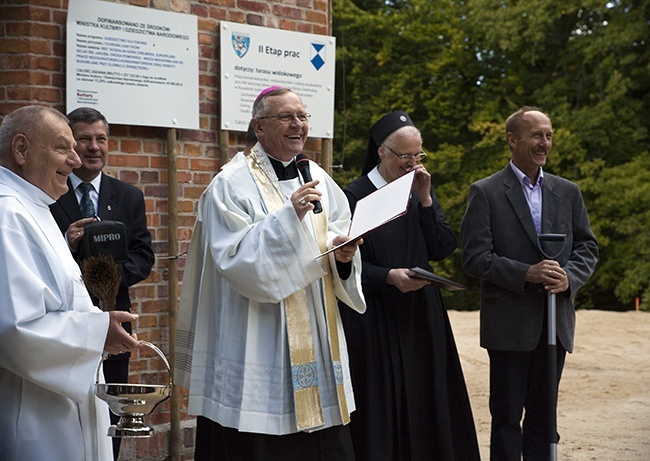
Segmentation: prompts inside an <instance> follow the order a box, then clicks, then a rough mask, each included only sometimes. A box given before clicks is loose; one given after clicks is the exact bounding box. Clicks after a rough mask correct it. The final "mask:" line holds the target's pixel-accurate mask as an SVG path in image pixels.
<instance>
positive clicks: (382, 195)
mask: <svg viewBox="0 0 650 461" xmlns="http://www.w3.org/2000/svg"><path fill="white" fill-rule="evenodd" d="M414 178H415V171H411V172H410V173H407V174H405V175H404V176H402V177H400V178H398V179H396V180H395V181H393V182H389V183H388V184H386V185H385V186H383V187H380V188H379V189H377V190H376V191H374V192H373V193H372V194H370V195H366V196H365V197H364V198H362V199H361V200H359V201H358V202H357V206H356V208H355V209H354V215H353V216H352V222H351V223H350V230H349V231H348V237H350V240H357V239H358V238H361V237H363V236H364V235H367V234H369V233H370V232H372V231H373V230H375V229H377V228H378V227H381V226H383V225H384V224H386V223H387V222H390V221H392V220H393V219H395V218H399V217H400V216H402V215H404V214H406V212H407V211H408V206H409V199H410V197H411V188H412V187H413V180H414ZM346 243H347V242H346ZM343 245H345V243H343V244H341V245H337V246H335V247H333V248H331V249H329V250H327V251H326V252H324V253H321V254H320V255H318V257H321V256H323V255H326V254H327V253H330V252H332V251H334V250H336V249H337V248H340V247H342V246H343Z"/></svg>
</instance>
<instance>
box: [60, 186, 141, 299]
mask: <svg viewBox="0 0 650 461" xmlns="http://www.w3.org/2000/svg"><path fill="white" fill-rule="evenodd" d="M97 208H98V210H97V215H98V216H99V217H100V218H101V219H102V220H112V221H120V222H122V223H124V226H125V227H126V237H127V256H128V260H127V261H126V262H125V263H123V264H120V265H119V270H120V275H121V276H122V282H121V283H120V287H119V289H118V292H117V300H116V309H119V310H124V311H128V310H129V308H130V307H131V298H130V297H129V287H130V286H131V285H134V284H136V283H138V282H140V281H141V280H144V279H145V278H147V277H148V276H149V273H150V272H151V267H152V266H153V263H154V254H153V251H152V249H151V233H150V232H149V229H148V228H147V216H146V208H145V203H144V195H143V194H142V192H141V191H140V190H139V189H138V188H137V187H135V186H132V185H131V184H128V183H125V182H123V181H120V180H119V179H115V178H112V177H110V176H108V175H106V174H102V179H101V185H100V188H99V203H98V205H97ZM50 210H51V211H52V215H54V219H55V220H56V222H57V224H58V225H59V229H61V232H65V231H66V230H67V229H68V227H69V226H70V224H72V223H73V222H74V221H78V220H79V219H81V209H80V208H79V202H78V201H77V197H76V196H75V191H74V189H73V188H72V184H71V183H70V180H69V179H68V192H67V193H65V194H64V195H63V196H61V197H60V198H59V200H57V201H56V202H55V203H54V204H52V205H51V206H50ZM74 256H75V258H76V256H77V255H74Z"/></svg>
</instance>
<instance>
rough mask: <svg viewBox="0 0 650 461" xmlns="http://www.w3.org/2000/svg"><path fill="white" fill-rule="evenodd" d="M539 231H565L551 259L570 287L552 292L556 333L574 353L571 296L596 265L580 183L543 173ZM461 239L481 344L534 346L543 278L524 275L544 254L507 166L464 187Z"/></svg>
mask: <svg viewBox="0 0 650 461" xmlns="http://www.w3.org/2000/svg"><path fill="white" fill-rule="evenodd" d="M542 233H555V234H566V240H565V245H564V248H563V250H562V252H561V253H560V255H559V256H558V257H557V258H555V260H556V261H558V262H559V263H560V266H561V267H562V268H563V269H564V270H565V271H566V272H567V275H568V279H569V289H568V290H567V291H565V292H563V293H558V294H557V295H556V308H557V336H558V340H559V341H560V343H561V344H562V346H564V348H565V349H566V350H567V351H569V352H572V351H573V339H574V333H575V310H574V306H573V298H574V295H575V293H576V292H577V291H578V290H579V289H580V288H581V287H582V286H583V285H584V284H585V282H586V281H587V280H588V279H589V277H590V276H591V274H592V273H593V271H594V268H595V266H596V261H597V260H598V245H597V243H596V238H595V236H594V234H593V232H592V230H591V226H590V224H589V218H588V216H587V210H586V209H585V206H584V202H583V200H582V194H581V193H580V189H579V188H578V186H577V185H576V184H574V183H572V182H570V181H568V180H566V179H563V178H560V177H558V176H555V175H552V174H549V173H546V172H545V173H544V185H543V187H542ZM461 242H462V260H463V266H464V268H465V270H466V271H467V273H469V274H470V275H472V276H474V277H477V278H478V279H479V280H480V282H481V312H480V318H481V346H482V347H484V348H487V349H493V350H502V351H531V350H533V349H534V348H535V346H536V345H537V344H538V342H539V339H540V335H541V334H542V329H543V325H544V317H545V315H546V314H545V312H546V310H545V305H546V299H547V294H546V291H545V290H544V288H543V286H542V285H541V284H531V283H528V282H525V281H524V278H525V274H526V271H527V269H528V267H529V266H530V265H532V264H535V263H538V262H539V261H541V260H542V259H546V258H545V257H544V256H543V254H542V253H541V252H540V250H539V247H538V244H537V231H536V230H535V225H534V223H533V218H532V215H531V213H530V209H529V207H528V203H527V202H526V197H525V196H524V192H523V190H522V187H521V183H520V182H519V180H518V179H517V176H516V175H515V173H514V172H513V171H512V168H511V167H510V165H508V166H506V167H505V168H504V169H503V170H501V171H500V172H497V173H495V174H493V175H492V176H489V177H487V178H484V179H482V180H480V181H477V182H475V183H474V184H472V185H471V186H470V192H469V202H468V206H467V210H466V211H465V215H464V216H463V220H462V223H461ZM546 252H547V254H549V253H557V251H555V250H552V251H549V250H546Z"/></svg>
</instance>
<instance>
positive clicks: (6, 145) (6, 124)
mask: <svg viewBox="0 0 650 461" xmlns="http://www.w3.org/2000/svg"><path fill="white" fill-rule="evenodd" d="M46 114H51V115H52V116H54V117H56V118H58V119H61V120H63V121H64V122H65V123H68V119H67V118H66V116H65V115H63V114H62V113H61V112H59V111H58V110H56V109H53V108H52V107H48V106H37V105H34V106H24V107H21V108H19V109H16V110H14V111H13V112H11V113H9V114H7V115H6V116H5V118H4V120H2V124H0V159H1V160H6V159H7V158H8V157H9V156H10V155H11V143H12V141H13V139H14V138H15V137H16V135H18V134H24V135H25V136H27V137H28V138H29V137H30V136H33V135H34V133H36V132H37V131H38V129H39V128H40V127H41V126H42V122H43V119H44V118H45V116H46Z"/></svg>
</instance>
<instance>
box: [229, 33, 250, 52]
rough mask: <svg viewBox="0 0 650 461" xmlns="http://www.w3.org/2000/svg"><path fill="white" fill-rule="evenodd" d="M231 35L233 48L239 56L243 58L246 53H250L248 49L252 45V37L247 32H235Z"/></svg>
mask: <svg viewBox="0 0 650 461" xmlns="http://www.w3.org/2000/svg"><path fill="white" fill-rule="evenodd" d="M231 37H232V38H231V40H232V49H233V50H235V53H237V56H239V57H240V58H243V57H244V56H245V55H246V53H248V49H249V48H250V45H251V38H250V37H249V36H248V35H246V34H240V33H237V32H233V33H232V36H231Z"/></svg>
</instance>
